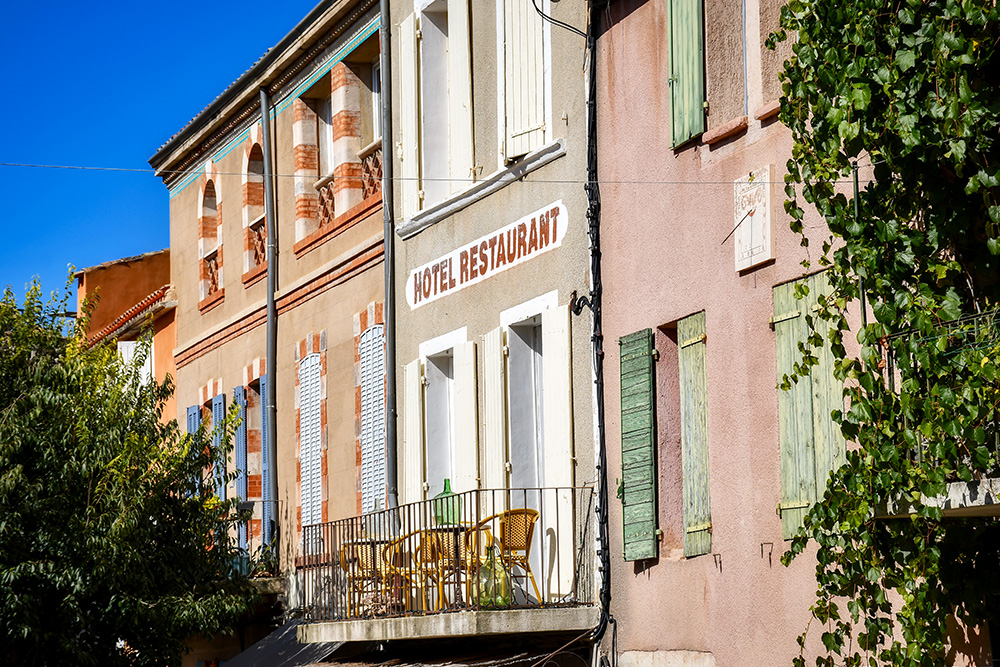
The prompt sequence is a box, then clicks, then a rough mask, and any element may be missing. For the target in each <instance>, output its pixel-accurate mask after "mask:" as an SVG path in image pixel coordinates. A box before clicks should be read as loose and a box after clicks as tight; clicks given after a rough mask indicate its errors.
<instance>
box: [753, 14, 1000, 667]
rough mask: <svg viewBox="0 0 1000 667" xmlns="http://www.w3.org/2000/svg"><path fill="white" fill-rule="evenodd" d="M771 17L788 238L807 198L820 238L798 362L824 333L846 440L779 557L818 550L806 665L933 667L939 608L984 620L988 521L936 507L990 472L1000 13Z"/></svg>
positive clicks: (992, 564)
mask: <svg viewBox="0 0 1000 667" xmlns="http://www.w3.org/2000/svg"><path fill="white" fill-rule="evenodd" d="M780 26H781V27H780V30H779V31H778V32H776V33H775V34H774V35H772V36H771V38H770V39H769V42H768V45H769V46H770V47H771V48H774V46H775V44H776V43H777V42H779V41H781V40H784V39H788V38H792V37H794V45H793V47H792V54H793V55H792V56H791V58H790V59H789V61H788V62H787V63H786V66H785V70H784V72H783V74H782V85H783V96H782V99H781V115H780V119H781V121H782V123H784V124H785V125H786V126H787V127H788V128H789V129H790V130H791V134H792V138H793V149H792V158H791V159H790V160H789V161H788V176H787V177H786V187H785V192H786V195H787V197H788V200H787V201H786V203H785V210H786V211H787V212H788V214H789V215H790V216H791V220H792V222H791V228H792V230H793V231H795V232H798V233H799V234H800V235H801V241H802V243H803V245H808V239H807V238H806V235H805V234H804V232H803V220H804V216H805V208H804V207H805V206H806V205H811V206H812V207H814V208H815V210H816V211H817V212H818V213H819V215H820V216H821V217H822V218H823V219H824V220H825V222H826V224H827V226H828V227H829V232H830V233H829V236H828V237H827V238H826V239H825V241H824V242H823V245H822V253H821V255H820V257H819V259H818V260H817V261H818V263H819V265H820V266H822V267H827V268H828V273H829V278H830V284H831V287H832V292H831V294H830V295H828V296H826V297H824V298H823V299H821V301H822V308H821V309H820V310H819V311H818V312H817V313H816V318H814V319H815V320H816V321H815V322H813V324H818V323H819V322H818V321H819V320H823V321H824V323H823V326H816V327H815V328H814V334H813V335H812V337H811V339H810V340H809V341H808V342H807V343H806V344H804V345H802V351H803V360H802V363H801V365H800V366H799V368H798V374H799V375H801V374H803V373H805V372H808V369H809V366H810V364H812V363H815V356H814V355H812V354H810V352H811V349H810V348H811V346H815V345H819V344H823V342H824V341H823V338H824V337H826V338H827V339H828V344H830V345H832V348H833V351H834V355H835V357H836V365H835V372H836V374H837V377H838V378H839V379H842V380H844V382H845V397H846V401H845V405H846V406H849V409H845V410H844V411H834V413H833V418H834V419H835V420H836V421H838V422H839V424H840V426H841V428H842V430H843V433H844V435H845V436H846V437H847V439H848V441H849V442H851V443H853V444H852V446H851V447H850V451H849V453H848V455H847V462H846V463H845V465H844V466H843V467H841V468H840V469H839V470H836V471H834V473H833V474H832V475H831V476H830V479H829V483H828V486H827V489H826V492H825V495H824V498H823V500H822V501H821V502H819V503H817V504H816V505H815V506H814V507H813V509H812V510H811V511H810V513H809V514H808V516H807V517H806V519H805V522H804V526H803V528H802V530H801V531H800V532H799V534H798V535H797V537H796V538H795V539H794V540H793V541H792V543H791V547H790V549H789V551H788V552H787V553H786V554H785V556H784V557H783V561H784V562H785V564H786V565H787V564H789V563H790V562H791V561H792V560H793V559H795V558H796V557H797V556H799V555H800V554H802V553H803V551H804V550H805V549H806V546H807V544H808V543H809V542H810V541H813V542H815V543H817V545H818V551H817V565H816V576H817V583H818V592H817V598H816V601H815V603H814V604H813V606H812V609H811V612H812V616H813V619H814V622H812V623H811V625H812V626H813V627H817V626H822V630H821V631H820V632H821V633H822V644H823V645H824V647H825V650H824V652H823V653H821V654H820V655H819V656H818V657H817V658H816V664H817V665H820V666H824V665H831V666H832V665H834V664H838V665H839V664H844V665H849V666H853V665H907V666H915V665H939V664H943V663H946V662H949V661H950V657H949V651H952V650H953V646H952V640H951V638H950V634H949V633H952V634H954V629H955V627H956V623H955V620H957V621H958V623H957V627H960V628H978V629H981V628H983V625H984V622H989V621H992V622H993V623H994V625H996V624H1000V521H998V519H996V518H992V517H972V518H970V517H963V518H956V517H953V516H951V515H949V514H947V513H943V512H942V509H941V507H940V504H939V503H937V502H936V501H935V499H937V498H941V497H942V496H944V495H945V494H947V492H948V491H949V484H952V483H958V482H961V483H972V484H975V483H977V482H980V483H981V482H982V480H985V479H989V478H995V477H998V476H1000V475H998V467H1000V466H998V450H1000V445H998V437H1000V435H998V434H1000V317H998V316H997V315H996V310H995V309H996V308H997V306H998V304H1000V86H998V84H1000V51H998V48H1000V46H998V45H1000V7H998V6H997V4H996V3H995V2H993V1H992V0H989V1H988V0H962V1H959V0H895V1H893V2H887V1H884V0H840V1H838V2H830V1H829V0H790V1H789V2H788V4H787V5H786V6H785V7H784V8H783V9H782V12H781V22H780ZM855 169H856V170H857V172H858V173H859V175H860V181H861V186H862V187H861V191H860V194H859V197H858V201H857V202H855V201H854V198H853V197H852V196H851V179H852V176H853V175H854V172H855ZM855 203H857V204H858V207H857V210H856V209H855ZM806 266H807V268H808V267H809V263H808V262H807V263H806ZM813 268H816V267H815V266H814V267H813ZM803 296H804V295H803ZM814 296H815V295H814ZM865 300H867V303H868V312H870V313H871V317H868V318H866V321H865V323H864V324H863V325H861V324H860V323H859V321H858V320H859V317H858V316H857V313H858V312H859V311H860V309H859V308H858V304H859V303H861V304H864V303H865ZM849 309H851V310H852V312H853V313H854V316H853V317H851V318H848V316H847V312H848V310H849ZM811 319H813V318H811ZM852 325H853V326H852ZM822 331H828V333H826V334H821V333H820V332H822ZM854 337H856V339H857V342H858V346H854V345H853V343H851V342H850V341H851V339H853V338H854ZM845 341H847V342H848V343H849V344H848V346H847V347H850V349H851V352H850V353H849V352H848V350H847V348H846V347H845ZM794 380H795V377H791V378H786V383H787V382H788V381H794ZM952 488H954V487H952ZM886 515H896V516H902V517H903V518H885V517H886ZM817 622H818V623H817ZM808 631H809V630H808V629H807V632H808ZM799 644H800V646H802V647H803V650H802V651H801V652H800V653H799V656H798V657H797V658H796V660H795V664H796V665H797V666H798V667H802V666H803V665H805V662H806V657H805V649H804V647H805V646H806V633H803V635H802V636H800V637H799ZM994 650H997V651H1000V647H994Z"/></svg>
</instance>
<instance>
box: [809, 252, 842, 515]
mask: <svg viewBox="0 0 1000 667" xmlns="http://www.w3.org/2000/svg"><path fill="white" fill-rule="evenodd" d="M829 293H830V282H829V279H828V277H827V273H826V272H825V271H823V272H821V273H817V274H814V275H812V276H810V278H809V301H808V303H809V304H815V303H818V302H819V297H820V296H825V295H827V294H829ZM810 307H811V306H810ZM815 325H816V332H817V333H819V334H820V335H822V336H823V347H822V348H820V349H818V350H816V349H814V350H813V354H815V355H816V358H817V359H818V361H819V363H818V364H817V365H816V366H814V367H813V369H812V373H811V374H810V381H811V382H810V384H811V385H812V393H813V439H814V440H815V442H816V500H820V499H821V498H822V497H823V493H824V492H825V491H826V484H827V479H828V478H829V476H830V472H831V471H833V470H836V469H837V468H839V467H840V466H842V465H843V464H844V461H845V458H846V450H847V443H846V441H845V440H844V434H843V433H841V431H840V426H839V425H838V424H837V423H836V422H835V421H833V417H832V416H831V413H832V412H833V411H834V410H843V409H844V385H843V383H842V382H840V381H839V380H837V378H836V377H835V376H834V373H833V367H834V366H833V365H834V357H833V350H832V348H831V347H830V343H829V341H828V340H827V336H828V334H829V331H830V323H829V322H825V321H823V320H820V319H819V318H818V317H817V318H815Z"/></svg>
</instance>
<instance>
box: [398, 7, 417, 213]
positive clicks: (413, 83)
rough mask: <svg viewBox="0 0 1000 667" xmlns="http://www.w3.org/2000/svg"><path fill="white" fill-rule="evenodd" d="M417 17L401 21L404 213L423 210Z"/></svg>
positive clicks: (401, 187)
mask: <svg viewBox="0 0 1000 667" xmlns="http://www.w3.org/2000/svg"><path fill="white" fill-rule="evenodd" d="M417 29H418V18H417V16H416V15H415V14H410V15H409V16H407V17H406V18H405V19H403V22H402V23H400V24H399V144H398V146H397V148H398V151H399V162H400V174H399V175H400V178H402V183H400V190H401V191H402V195H403V215H404V216H411V215H413V214H414V213H416V212H417V211H419V210H420V162H419V154H418V146H419V142H420V138H419V136H418V128H419V118H420V104H419V100H418V98H417V90H418V85H417V82H418V80H417V63H418V54H417Z"/></svg>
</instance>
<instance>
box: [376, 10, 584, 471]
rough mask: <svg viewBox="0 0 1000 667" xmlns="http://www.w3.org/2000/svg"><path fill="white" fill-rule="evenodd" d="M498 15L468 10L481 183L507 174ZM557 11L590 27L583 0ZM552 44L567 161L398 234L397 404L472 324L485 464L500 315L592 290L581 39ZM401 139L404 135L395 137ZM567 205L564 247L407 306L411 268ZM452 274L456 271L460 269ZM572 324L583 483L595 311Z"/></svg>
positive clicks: (397, 14)
mask: <svg viewBox="0 0 1000 667" xmlns="http://www.w3.org/2000/svg"><path fill="white" fill-rule="evenodd" d="M413 7H414V5H413V3H412V2H408V1H397V0H394V1H393V2H392V3H391V12H392V16H391V20H392V22H393V25H394V26H395V25H399V23H400V22H401V21H402V20H403V19H404V18H405V17H406V16H407V15H409V14H410V13H411V12H412V11H413ZM496 10H497V2H496V1H495V0H484V1H482V2H479V1H478V0H477V1H476V2H472V3H470V26H471V28H470V29H471V53H472V71H473V100H472V103H473V118H474V145H475V160H476V165H477V167H479V166H481V167H482V169H481V171H480V173H479V176H480V177H482V176H486V175H489V174H491V173H492V172H495V171H497V170H499V169H502V168H503V167H504V165H503V164H502V162H501V158H500V152H499V149H498V146H499V142H500V139H499V137H500V136H502V130H501V129H499V128H500V126H499V124H498V116H497V114H498V101H497V95H498V92H497V91H498V82H497V49H498V41H497V40H498V37H497V17H496ZM551 12H552V14H553V15H554V16H555V17H556V18H558V19H560V20H562V21H565V22H568V23H570V24H572V25H576V26H580V27H583V26H584V25H585V21H586V13H585V7H584V5H583V4H582V3H555V2H553V3H551ZM551 39H552V46H551V52H552V59H551V85H552V91H551V116H552V118H553V119H554V120H553V123H552V127H551V128H550V130H551V131H550V133H549V134H548V136H547V138H546V141H550V140H553V139H562V140H564V141H565V145H566V154H565V155H564V156H562V157H559V158H557V159H555V160H554V161H552V162H550V163H549V164H547V165H545V166H543V167H541V168H539V169H537V170H536V171H533V172H531V173H530V174H528V175H527V176H525V177H524V178H523V179H522V180H521V181H519V182H515V183H512V184H510V185H508V186H506V187H505V188H503V189H501V190H499V191H497V192H495V193H493V194H490V195H488V196H486V197H484V198H482V199H480V200H478V201H476V202H475V203H473V204H472V205H470V206H468V207H467V208H465V209H463V210H461V211H458V212H456V213H454V214H452V215H450V216H448V217H446V218H444V219H442V220H440V221H439V222H437V223H435V224H433V225H432V226H430V227H428V228H426V229H424V230H423V231H420V232H419V233H417V234H415V235H413V236H409V237H408V238H405V239H404V238H402V237H400V236H399V235H398V234H397V236H396V266H395V271H396V296H397V298H396V308H397V311H396V317H397V333H396V346H397V347H396V372H397V392H396V396H397V399H396V400H397V403H398V405H399V409H400V414H401V415H402V410H403V409H404V406H403V403H404V401H405V396H404V386H403V372H402V367H403V366H404V365H405V364H407V363H408V362H411V361H413V360H414V359H417V358H418V355H419V346H420V344H421V343H423V342H425V341H429V340H431V339H433V338H435V337H437V336H441V335H444V334H447V333H449V332H452V331H455V330H457V329H460V328H462V327H466V331H467V339H466V340H468V341H474V342H475V343H476V345H477V373H478V388H479V389H478V410H479V417H478V422H479V442H480V456H479V460H480V462H481V463H482V462H483V461H484V454H483V449H482V446H483V442H484V440H485V423H484V390H483V387H484V384H485V381H486V378H485V364H484V345H483V336H484V335H485V334H487V333H488V332H490V331H492V330H494V329H496V328H498V327H499V326H501V320H500V313H501V312H502V311H504V310H506V309H509V308H513V307H515V306H518V305H520V304H522V303H525V302H526V301H529V300H530V299H533V298H536V297H539V296H541V295H544V294H547V293H549V292H552V291H556V292H557V293H558V296H557V302H558V305H560V306H565V305H566V304H568V303H569V301H570V299H571V294H572V293H573V292H574V291H575V292H577V293H578V294H580V295H581V296H583V295H586V294H587V293H588V291H589V283H588V275H589V274H588V271H589V253H588V247H589V245H588V239H587V221H586V218H585V213H586V208H587V200H586V194H585V192H584V189H583V184H584V183H583V182H584V180H585V178H586V140H587V138H586V109H585V100H584V73H583V69H582V68H583V65H584V62H585V60H584V52H583V40H582V39H581V38H579V37H578V36H575V35H572V34H571V33H568V32H565V31H562V30H556V29H553V30H552V31H551ZM393 49H394V50H393V57H394V62H395V59H396V58H397V57H398V53H399V51H398V49H399V43H398V38H397V39H396V41H394V43H393ZM393 77H394V79H393V86H394V88H393V95H394V97H393V99H394V100H398V99H399V97H398V96H399V92H398V91H399V87H400V80H399V67H397V66H395V65H394V74H393ZM444 103H445V101H444V100H442V104H444ZM393 124H394V127H395V128H399V127H400V110H399V105H395V106H394V109H393ZM396 133H397V135H398V130H397V131H396ZM394 159H395V166H394V169H395V172H394V173H396V174H399V173H400V166H399V165H400V163H399V160H398V158H396V156H395V155H394ZM400 190H401V188H400V187H399V186H398V184H397V187H396V190H395V194H396V202H395V212H396V216H395V217H396V220H397V225H398V224H399V223H400V222H402V221H403V211H402V205H401V192H400ZM560 200H561V201H562V202H563V204H564V205H565V209H566V215H567V221H566V223H567V224H568V227H567V231H566V237H565V239H564V240H563V242H562V245H561V247H559V248H556V249H554V250H550V251H548V252H545V253H543V254H540V255H538V256H536V257H534V258H532V259H529V260H527V261H525V262H523V263H521V264H519V265H517V266H514V267H512V268H509V269H507V270H505V271H503V272H501V273H498V274H496V275H494V276H492V277H489V278H487V279H486V280H484V281H482V282H479V283H477V284H474V285H470V286H468V287H465V288H464V289H462V290H460V291H456V292H454V293H451V294H446V295H445V296H442V297H440V298H438V299H437V300H435V301H433V302H429V303H426V304H424V305H420V306H419V307H418V308H416V309H411V307H410V306H409V305H408V304H407V296H406V294H407V293H406V289H407V278H408V276H409V274H410V271H412V270H413V269H415V268H417V267H419V266H422V265H424V264H427V263H429V262H432V261H434V260H436V259H438V258H440V257H442V256H444V255H446V254H448V253H450V252H451V251H453V250H456V249H458V248H461V247H463V246H467V245H468V244H470V243H472V242H473V241H475V240H476V239H479V238H480V237H484V236H486V235H488V234H490V233H492V232H496V231H497V230H499V229H500V228H502V227H504V226H505V225H508V224H510V223H513V222H515V221H517V220H518V219H519V218H522V217H524V216H526V215H528V214H530V213H532V212H534V211H537V210H539V209H541V208H542V207H545V206H549V205H552V204H554V203H556V202H557V201H560ZM455 269H456V270H457V269H458V265H457V264H455ZM571 326H572V351H571V353H572V382H573V391H572V400H573V438H574V448H575V467H574V483H575V484H576V485H577V486H580V485H583V484H586V483H590V482H592V480H593V479H594V476H595V473H594V454H593V452H594V449H593V441H594V437H593V417H592V415H593V410H594V407H593V399H592V387H593V381H592V374H591V357H592V353H591V346H590V335H591V328H592V320H591V317H590V311H589V310H586V309H584V311H583V313H582V314H581V315H580V316H572V324H571ZM397 426H398V427H397V432H398V435H397V437H398V439H399V442H400V443H401V442H402V441H403V428H404V424H403V419H402V418H400V420H399V422H398V425H397ZM401 464H402V463H401ZM482 488H486V487H485V486H483V487H482Z"/></svg>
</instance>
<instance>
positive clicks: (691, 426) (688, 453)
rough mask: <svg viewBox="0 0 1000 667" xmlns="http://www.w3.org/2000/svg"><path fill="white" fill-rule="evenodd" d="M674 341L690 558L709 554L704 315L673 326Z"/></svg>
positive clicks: (687, 552)
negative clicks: (674, 329) (676, 348)
mask: <svg viewBox="0 0 1000 667" xmlns="http://www.w3.org/2000/svg"><path fill="white" fill-rule="evenodd" d="M677 341H678V348H679V350H678V368H679V374H680V399H681V400H680V403H681V465H682V474H683V478H684V483H683V486H684V555H685V556H688V557H690V556H698V555H701V554H707V553H709V552H710V551H711V550H712V533H711V528H712V511H711V504H710V501H709V456H708V395H707V394H708V392H707V386H706V385H707V382H706V377H705V374H706V372H705V313H704V312H701V313H696V314H695V315H692V316H690V317H686V318H684V319H683V320H680V321H679V322H678V323H677Z"/></svg>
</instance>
